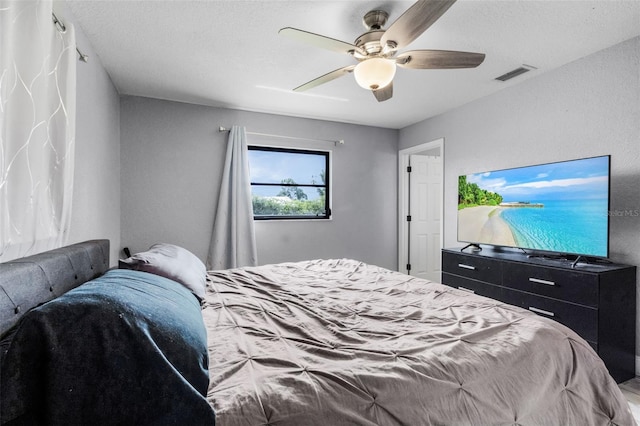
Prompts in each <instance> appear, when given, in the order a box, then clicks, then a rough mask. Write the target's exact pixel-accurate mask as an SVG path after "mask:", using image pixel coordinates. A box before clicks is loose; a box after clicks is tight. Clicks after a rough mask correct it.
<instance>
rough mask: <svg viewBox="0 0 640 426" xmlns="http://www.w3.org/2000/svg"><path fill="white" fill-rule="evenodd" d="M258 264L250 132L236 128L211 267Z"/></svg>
mask: <svg viewBox="0 0 640 426" xmlns="http://www.w3.org/2000/svg"><path fill="white" fill-rule="evenodd" d="M257 264H258V255H257V250H256V237H255V231H254V226H253V207H252V205H251V182H250V179H249V155H248V150H247V132H246V130H245V128H244V127H241V126H233V127H232V128H231V132H230V133H229V142H228V143H227V157H226V160H225V165H224V172H223V175H222V183H221V185H220V196H219V198H218V208H217V211H216V216H215V219H214V223H213V234H212V236H211V245H210V246H209V255H208V257H207V267H208V268H209V269H210V270H215V269H228V268H238V267H241V266H256V265H257Z"/></svg>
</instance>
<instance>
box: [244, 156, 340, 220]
mask: <svg viewBox="0 0 640 426" xmlns="http://www.w3.org/2000/svg"><path fill="white" fill-rule="evenodd" d="M247 149H248V150H249V151H267V152H282V153H289V154H311V155H322V156H324V165H325V183H324V184H295V185H294V184H283V183H271V182H254V181H253V179H252V178H251V176H250V182H249V185H250V187H251V199H252V201H253V187H254V186H277V187H287V186H291V187H293V186H295V187H301V188H324V190H325V200H324V206H325V214H324V215H316V216H311V215H298V216H294V215H261V216H256V215H255V214H254V215H253V220H259V221H270V220H271V221H273V220H330V219H331V154H332V152H331V151H330V150H321V149H305V148H289V147H281V146H267V145H257V144H249V145H248V146H247ZM249 167H251V165H250V164H249ZM249 174H251V173H249ZM252 212H253V202H252Z"/></svg>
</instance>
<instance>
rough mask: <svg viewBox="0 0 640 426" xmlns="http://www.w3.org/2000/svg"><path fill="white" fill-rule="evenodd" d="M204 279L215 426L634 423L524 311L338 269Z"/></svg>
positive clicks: (237, 272) (411, 281)
mask: <svg viewBox="0 0 640 426" xmlns="http://www.w3.org/2000/svg"><path fill="white" fill-rule="evenodd" d="M209 279H210V280H211V282H210V283H209V286H208V289H207V295H206V299H205V304H204V310H203V316H204V320H205V325H206V327H207V333H208V336H209V339H208V340H209V359H210V370H209V374H210V385H209V390H208V394H207V398H208V400H209V402H210V403H211V404H212V405H213V407H214V408H215V411H216V417H217V421H218V424H219V425H221V426H232V425H248V426H251V425H267V424H270V425H279V426H284V425H292V426H294V425H295V426H302V425H490V424H491V425H501V424H505V425H515V424H518V425H609V424H616V425H625V426H626V425H632V424H635V423H634V421H633V418H632V417H631V413H630V411H629V408H628V405H627V403H626V401H625V399H624V397H623V396H622V394H621V392H620V390H619V388H618V387H617V385H616V383H615V382H614V380H613V379H612V378H611V377H610V376H609V375H608V372H607V370H606V368H605V366H604V364H603V362H602V361H601V360H600V358H598V356H597V355H596V353H595V352H594V351H593V350H592V348H591V347H590V346H589V345H588V344H587V343H586V342H585V341H583V340H582V339H581V338H580V337H579V336H578V335H576V334H575V333H574V332H572V331H571V330H569V329H568V328H566V327H564V326H563V325H561V324H558V323H556V322H554V321H552V320H549V319H546V318H542V317H539V316H537V315H535V314H533V313H531V312H528V311H526V310H523V309H520V308H517V307H514V306H510V305H506V304H503V303H500V302H497V301H494V300H491V299H488V298H484V297H480V296H477V295H473V294H470V293H467V292H464V291H460V290H456V289H453V288H451V287H447V286H444V285H442V284H437V283H433V282H428V281H425V280H421V279H417V278H413V277H410V276H407V275H404V274H400V273H397V272H392V271H389V270H386V269H383V268H379V267H375V266H371V265H367V264H364V263H361V262H357V261H353V260H345V259H342V260H315V261H308V262H298V263H285V264H278V265H268V266H260V267H252V268H240V269H232V270H225V271H213V272H210V273H209Z"/></svg>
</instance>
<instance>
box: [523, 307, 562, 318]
mask: <svg viewBox="0 0 640 426" xmlns="http://www.w3.org/2000/svg"><path fill="white" fill-rule="evenodd" d="M529 310H530V311H531V312H535V313H536V314H542V315H546V316H548V317H555V316H556V315H555V314H554V313H553V312H549V311H545V310H544V309H539V308H535V307H533V306H529Z"/></svg>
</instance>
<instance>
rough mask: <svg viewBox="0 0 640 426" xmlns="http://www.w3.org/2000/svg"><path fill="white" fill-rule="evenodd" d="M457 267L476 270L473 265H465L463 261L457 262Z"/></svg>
mask: <svg viewBox="0 0 640 426" xmlns="http://www.w3.org/2000/svg"><path fill="white" fill-rule="evenodd" d="M458 268H463V269H471V270H472V271H475V270H476V267H475V266H471V265H465V264H464V263H458Z"/></svg>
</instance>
